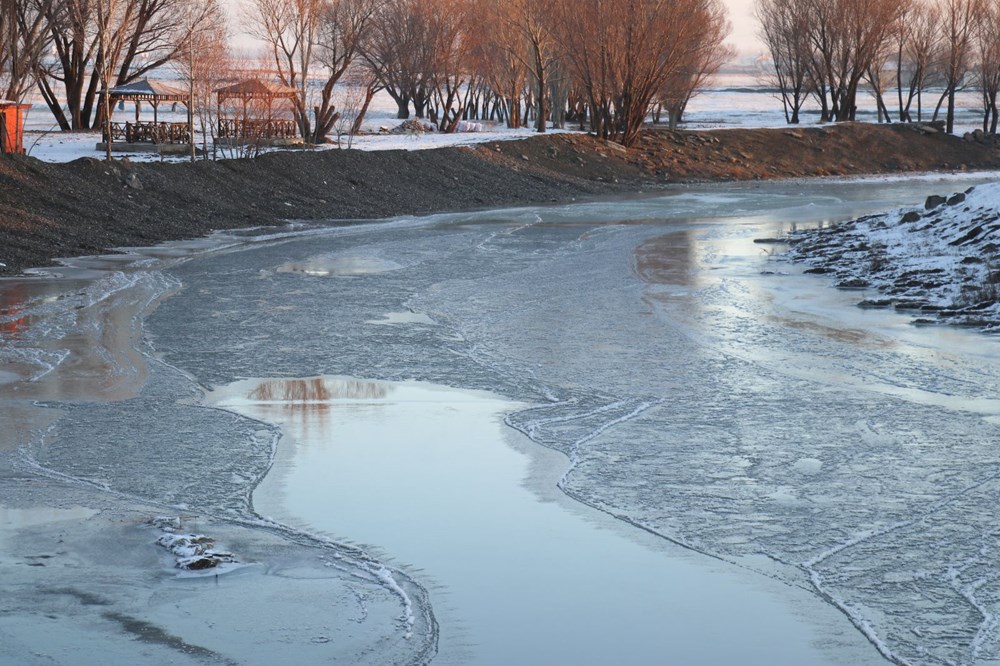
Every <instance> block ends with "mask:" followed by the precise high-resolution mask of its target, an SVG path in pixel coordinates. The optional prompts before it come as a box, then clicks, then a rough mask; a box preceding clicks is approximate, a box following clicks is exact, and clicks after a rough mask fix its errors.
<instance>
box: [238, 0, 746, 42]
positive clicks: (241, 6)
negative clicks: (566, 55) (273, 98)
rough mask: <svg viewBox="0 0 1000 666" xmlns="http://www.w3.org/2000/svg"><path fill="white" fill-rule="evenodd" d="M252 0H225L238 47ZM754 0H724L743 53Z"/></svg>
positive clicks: (243, 39)
mask: <svg viewBox="0 0 1000 666" xmlns="http://www.w3.org/2000/svg"><path fill="white" fill-rule="evenodd" d="M251 2H252V0H223V4H224V5H225V7H226V11H227V12H228V14H229V16H230V19H231V25H232V30H233V38H234V43H235V44H236V46H237V47H238V48H249V47H250V45H251V44H252V43H253V41H252V40H251V39H250V38H249V37H248V36H247V35H246V34H245V33H243V31H242V26H241V25H240V21H241V20H242V18H243V17H244V16H246V15H247V13H248V11H249V7H250V5H251ZM753 2H754V0H723V4H725V5H726V7H728V8H729V20H730V22H731V23H732V24H733V32H732V34H731V35H730V38H729V41H730V42H731V43H732V44H733V46H735V47H736V48H737V50H738V51H739V52H740V53H741V55H757V54H758V53H759V52H760V51H761V50H762V47H761V45H760V41H759V40H758V39H757V35H756V32H757V21H756V19H754V17H753V11H752V8H753Z"/></svg>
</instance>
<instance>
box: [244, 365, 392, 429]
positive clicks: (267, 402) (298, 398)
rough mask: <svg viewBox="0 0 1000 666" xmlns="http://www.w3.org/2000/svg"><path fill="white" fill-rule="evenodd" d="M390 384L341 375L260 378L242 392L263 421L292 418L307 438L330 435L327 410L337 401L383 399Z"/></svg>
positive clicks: (348, 402)
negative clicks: (306, 434)
mask: <svg viewBox="0 0 1000 666" xmlns="http://www.w3.org/2000/svg"><path fill="white" fill-rule="evenodd" d="M391 391H392V387H391V386H390V385H389V384H386V383H385V382H373V381H366V380H362V379H350V378H342V377H310V378H306V379H264V380H261V381H260V382H259V383H256V384H254V385H253V387H252V388H251V389H250V390H249V391H247V392H246V393H245V395H246V399H247V400H248V401H249V402H250V403H251V404H252V405H254V409H256V410H257V411H258V412H259V413H260V414H262V415H265V418H266V420H273V421H277V422H282V421H294V422H295V424H296V426H297V427H298V428H300V429H301V430H302V431H303V432H305V433H308V437H306V438H304V439H303V441H308V439H309V438H310V437H312V438H317V439H319V438H324V437H327V436H329V434H330V412H331V410H332V409H333V408H334V406H335V405H337V404H343V403H347V404H350V405H358V404H366V403H372V402H375V403H376V404H378V403H377V401H381V400H384V399H385V398H386V396H388V395H389V394H390V392H391Z"/></svg>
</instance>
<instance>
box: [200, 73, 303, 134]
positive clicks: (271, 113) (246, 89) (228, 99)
mask: <svg viewBox="0 0 1000 666" xmlns="http://www.w3.org/2000/svg"><path fill="white" fill-rule="evenodd" d="M215 94H216V96H217V105H218V118H219V127H218V132H217V135H216V137H215V141H216V143H251V142H259V143H261V144H267V145H287V144H291V143H297V142H299V141H300V139H299V137H298V126H297V125H296V124H295V121H294V120H292V119H291V118H288V117H282V116H287V113H281V109H277V110H276V109H275V106H276V105H279V104H280V105H281V106H285V107H288V106H290V105H288V104H281V103H282V101H285V102H294V100H295V99H296V98H297V97H298V91H296V90H295V88H290V87H288V86H284V85H280V84H277V83H271V82H270V81H262V80H260V79H245V80H243V81H239V82H237V83H234V84H233V85H229V86H226V87H224V88H219V89H218V90H216V91H215ZM276 111H277V112H278V113H277V114H276Z"/></svg>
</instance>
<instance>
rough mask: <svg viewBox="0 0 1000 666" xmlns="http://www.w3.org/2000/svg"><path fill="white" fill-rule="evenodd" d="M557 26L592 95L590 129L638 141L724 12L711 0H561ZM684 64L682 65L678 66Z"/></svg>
mask: <svg viewBox="0 0 1000 666" xmlns="http://www.w3.org/2000/svg"><path fill="white" fill-rule="evenodd" d="M554 5H555V11H554V12H553V23H552V25H553V28H552V29H553V32H554V34H556V35H557V37H558V39H559V43H560V45H561V48H562V51H563V53H564V54H565V55H564V57H565V59H566V62H567V63H568V65H569V67H570V68H571V70H572V73H573V75H574V77H575V78H576V80H577V81H578V82H579V85H580V87H581V89H583V90H584V91H585V94H586V96H587V98H588V107H589V113H590V122H591V128H592V129H593V131H594V132H595V133H596V134H597V135H598V136H600V137H602V138H605V139H612V140H615V141H618V142H620V143H622V144H624V145H625V146H631V145H632V144H633V143H635V141H636V139H637V138H638V136H639V131H640V130H641V129H642V126H643V123H644V122H645V119H646V114H647V111H648V110H649V108H650V105H651V103H652V101H653V99H654V97H656V95H658V94H660V93H661V92H662V91H663V89H664V86H665V84H666V82H667V81H669V80H670V79H671V78H672V77H673V76H676V74H677V72H678V71H682V70H683V68H684V67H686V66H688V65H689V63H690V62H691V60H690V54H691V53H692V51H693V50H694V49H695V48H696V45H697V44H698V43H700V42H701V41H703V40H704V39H705V38H706V34H709V32H708V31H709V29H710V28H711V26H710V25H709V24H708V23H706V21H711V20H713V19H712V18H711V17H716V18H717V17H718V15H717V14H716V13H714V12H712V11H711V8H710V6H709V3H708V2H706V1H705V0H674V1H668V0H633V1H630V2H627V3H624V4H617V3H607V2H602V1H601V0H582V1H579V2H577V1H573V0H557V2H556V3H554ZM679 68H680V69H679Z"/></svg>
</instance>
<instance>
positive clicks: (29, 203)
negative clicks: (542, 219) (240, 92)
mask: <svg viewBox="0 0 1000 666" xmlns="http://www.w3.org/2000/svg"><path fill="white" fill-rule="evenodd" d="M997 168H1000V150H998V149H997V148H996V147H994V146H993V145H992V143H991V142H989V141H985V140H984V141H982V142H976V141H971V140H963V139H959V138H956V137H953V136H949V135H946V134H943V133H941V132H937V131H935V130H933V129H931V128H927V127H922V126H921V127H914V126H903V125H892V126H878V125H866V124H855V123H850V124H843V125H835V126H829V127H822V128H808V129H758V130H748V129H742V130H719V131H712V132H666V131H650V132H647V133H646V134H644V135H643V137H642V138H641V140H640V142H639V144H638V145H637V146H636V147H634V148H631V149H628V150H626V149H624V148H622V147H621V146H618V145H616V144H608V143H605V142H602V141H599V140H597V139H594V138H592V137H588V136H585V135H582V134H562V135H550V136H542V137H535V138H531V139H526V140H523V141H503V142H496V143H487V144H482V145H480V146H477V147H474V148H469V147H456V148H439V149H435V150H423V151H412V152H408V151H377V152H362V151H346V150H329V151H318V152H306V151H295V152H282V153H273V154H268V155H265V156H262V157H260V158H257V159H254V160H228V161H221V162H199V163H197V164H189V163H177V164H160V163H130V162H127V161H120V162H113V163H106V162H102V161H99V160H92V159H84V160H77V161H75V162H71V163H68V164H48V163H44V162H40V161H38V160H35V159H33V158H24V157H5V158H0V263H2V264H3V266H0V275H3V274H8V275H10V274H17V273H19V272H21V271H22V270H24V269H25V268H28V267H32V266H43V265H48V264H51V263H52V260H53V259H55V258H57V257H66V256H74V255H81V254H97V253H102V252H105V251H107V250H109V249H110V248H114V247H121V246H129V245H133V246H134V245H152V244H155V243H158V242H161V241H164V240H171V239H178V238H190V237H195V236H200V235H204V234H206V233H208V232H210V231H212V230H214V229H232V228H239V227H249V226H257V225H274V224H281V223H282V222H283V221H284V220H287V219H361V218H363V219H372V218H380V217H387V216H393V215H404V214H420V213H430V212H438V211H449V210H466V209H475V208H489V207H501V206H516V205H520V204H529V203H545V202H552V201H569V200H571V199H573V198H576V197H584V196H594V195H601V194H610V193H616V192H629V191H637V190H640V189H649V188H650V187H655V186H662V185H666V184H669V183H679V182H695V181H727V180H733V181H735V180H753V179H766V178H794V177H803V176H826V175H854V174H875V173H892V172H905V171H934V170H942V169H944V170H951V169H997Z"/></svg>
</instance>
